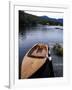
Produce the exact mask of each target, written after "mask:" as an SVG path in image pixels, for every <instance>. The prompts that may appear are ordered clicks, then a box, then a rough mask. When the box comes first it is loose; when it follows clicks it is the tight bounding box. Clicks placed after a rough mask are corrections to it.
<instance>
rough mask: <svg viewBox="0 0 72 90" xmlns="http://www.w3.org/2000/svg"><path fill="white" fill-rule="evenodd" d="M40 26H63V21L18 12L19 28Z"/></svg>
mask: <svg viewBox="0 0 72 90" xmlns="http://www.w3.org/2000/svg"><path fill="white" fill-rule="evenodd" d="M37 24H42V25H60V26H62V25H63V19H55V18H49V17H47V16H35V15H32V14H28V13H25V12H24V11H21V10H19V28H23V27H30V26H36V25H37Z"/></svg>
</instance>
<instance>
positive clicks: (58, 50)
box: [53, 43, 63, 56]
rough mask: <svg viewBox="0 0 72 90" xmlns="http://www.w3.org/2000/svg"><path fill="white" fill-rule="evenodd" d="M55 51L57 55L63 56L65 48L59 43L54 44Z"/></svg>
mask: <svg viewBox="0 0 72 90" xmlns="http://www.w3.org/2000/svg"><path fill="white" fill-rule="evenodd" d="M53 51H54V53H55V54H56V55H58V56H63V48H62V46H61V45H59V44H58V43H56V44H55V45H54V46H53Z"/></svg>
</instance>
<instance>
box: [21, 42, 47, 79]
mask: <svg viewBox="0 0 72 90" xmlns="http://www.w3.org/2000/svg"><path fill="white" fill-rule="evenodd" d="M47 58H48V45H46V44H42V43H38V44H35V45H34V46H33V47H32V48H31V49H30V50H29V51H28V52H27V53H26V55H25V56H24V58H23V61H22V65H21V79H26V78H28V77H30V76H31V75H33V74H34V73H35V72H36V71H37V70H38V69H40V68H41V67H42V66H43V65H44V63H45V62H46V60H47Z"/></svg>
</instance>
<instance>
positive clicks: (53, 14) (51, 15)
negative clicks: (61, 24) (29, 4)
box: [25, 11, 63, 19]
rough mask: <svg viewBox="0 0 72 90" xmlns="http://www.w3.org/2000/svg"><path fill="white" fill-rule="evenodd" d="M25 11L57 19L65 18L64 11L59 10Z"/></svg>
mask: <svg viewBox="0 0 72 90" xmlns="http://www.w3.org/2000/svg"><path fill="white" fill-rule="evenodd" d="M25 12H26V13H29V14H32V15H36V16H48V17H51V18H56V19H58V18H63V13H57V12H34V11H25Z"/></svg>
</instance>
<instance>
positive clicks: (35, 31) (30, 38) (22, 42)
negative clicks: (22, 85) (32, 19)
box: [19, 25, 63, 77]
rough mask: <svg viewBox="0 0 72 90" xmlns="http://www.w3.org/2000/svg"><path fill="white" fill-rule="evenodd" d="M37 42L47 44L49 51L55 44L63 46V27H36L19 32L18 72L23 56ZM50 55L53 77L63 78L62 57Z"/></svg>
mask: <svg viewBox="0 0 72 90" xmlns="http://www.w3.org/2000/svg"><path fill="white" fill-rule="evenodd" d="M39 42H41V43H46V44H48V45H49V47H50V49H51V48H52V47H53V45H54V44H55V43H59V44H61V45H63V27H62V26H48V25H38V26H36V27H30V28H26V29H22V30H21V32H19V72H20V67H21V63H22V59H23V57H24V55H25V54H26V53H27V51H28V50H29V49H30V48H31V47H32V46H33V45H34V44H36V43H39ZM51 55H52V58H53V59H52V60H53V68H54V71H55V76H56V77H61V76H63V59H62V57H58V56H56V55H54V54H53V53H51ZM19 75H20V74H19Z"/></svg>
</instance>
